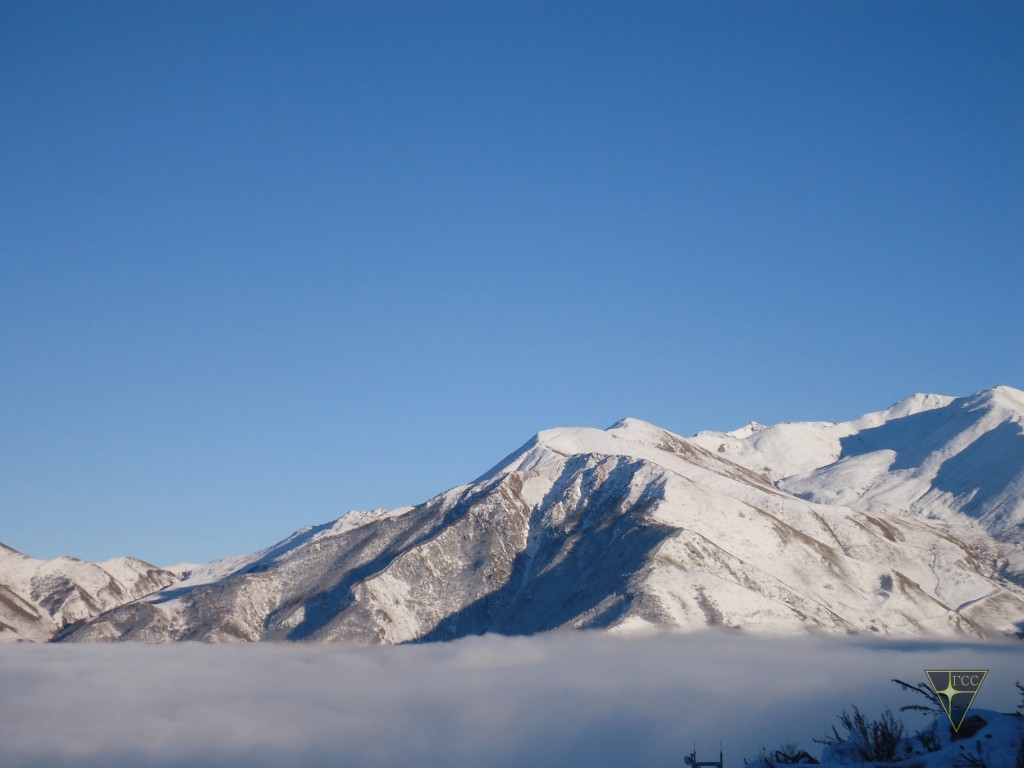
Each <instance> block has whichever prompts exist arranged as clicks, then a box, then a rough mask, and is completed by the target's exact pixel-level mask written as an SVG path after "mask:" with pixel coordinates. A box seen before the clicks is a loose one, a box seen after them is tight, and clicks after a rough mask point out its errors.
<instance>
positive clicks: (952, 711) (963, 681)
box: [924, 669, 988, 733]
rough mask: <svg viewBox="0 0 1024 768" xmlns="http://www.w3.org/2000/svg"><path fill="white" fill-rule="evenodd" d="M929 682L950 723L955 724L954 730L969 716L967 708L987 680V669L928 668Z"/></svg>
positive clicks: (957, 729)
mask: <svg viewBox="0 0 1024 768" xmlns="http://www.w3.org/2000/svg"><path fill="white" fill-rule="evenodd" d="M924 673H925V674H926V675H928V682H929V683H931V685H932V690H933V691H935V695H936V696H938V697H939V704H940V705H941V706H942V711H943V712H945V713H946V717H948V718H949V724H950V725H952V726H953V732H954V733H956V732H957V731H959V730H960V726H961V724H963V722H964V718H965V717H967V710H969V709H970V708H971V704H973V703H974V697H975V696H977V695H978V691H979V690H980V689H981V684H982V683H984V682H985V676H986V675H987V674H988V670H987V669H926V670H925V671H924Z"/></svg>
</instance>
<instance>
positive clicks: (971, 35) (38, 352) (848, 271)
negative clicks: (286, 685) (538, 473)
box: [0, 1, 1024, 564]
mask: <svg viewBox="0 0 1024 768" xmlns="http://www.w3.org/2000/svg"><path fill="white" fill-rule="evenodd" d="M1022 72H1024V6H1021V5H1020V4H1019V3H988V2H963V3H947V2H936V3H891V2H877V3H872V2H859V3H850V4H840V3H819V2H795V3H793V2H778V3H754V2H744V3H729V2H714V3H712V2H706V3H697V2H692V3H648V2H636V3H602V2H586V3H582V2H580V3H575V2H565V3H547V2H543V3H541V2H536V3H534V2H521V3H511V2H483V1H475V2H469V1H467V2H457V3H456V2H453V3H449V2H438V3H431V4H424V3H418V2H407V3H405V2H402V3H399V2H382V3H369V2H366V3H363V2H350V3H312V2H297V3H259V2H244V3H243V2H221V3H206V2H180V3H136V2H123V3H109V2H95V3H47V2H43V3H40V2H9V1H8V2H4V3H3V4H2V5H0V104H2V105H3V107H2V113H0V117H2V119H0V541H3V542H4V543H6V544H8V545H10V546H13V547H15V548H18V549H21V550H22V551H25V552H26V553H28V554H31V555H33V556H37V557H53V556H56V555H59V554H71V555H76V556H79V557H83V558H88V559H103V558H108V557H114V556H118V555H122V554H133V555H136V556H139V557H142V558H144V559H147V560H150V561H153V562H157V563H162V564H169V563H171V562H175V561H180V560H208V559H212V558H215V557H219V556H223V555H228V554H233V553H236V552H243V551H252V550H255V549H258V548H260V547H263V546H265V545H268V544H270V543H272V542H273V541H275V540H277V539H279V538H281V537H283V536H285V535H286V534H288V533H289V532H291V531H292V530H294V529H296V528H298V527H300V526H303V525H306V524H311V523H318V522H322V521H325V520H329V519H332V518H334V517H337V516H339V515H341V514H342V513H344V512H345V511H346V510H348V509H350V508H359V509H365V508H372V507H382V506H383V507H391V506H397V505H401V504H413V503H417V502H420V501H422V500H424V499H426V498H427V497H429V496H431V495H433V494H434V493H436V492H439V491H441V490H444V489H445V488H447V487H450V486H453V485H456V484H459V483H462V482H466V481H469V480H471V479H472V478H474V477H475V476H477V475H478V474H480V473H482V472H483V471H484V470H486V469H487V468H488V467H490V466H491V465H492V464H494V463H496V462H497V461H498V460H499V459H500V458H501V457H502V456H504V455H505V454H506V453H508V452H509V451H511V450H513V449H514V448H516V447H517V446H518V445H519V444H521V443H522V442H524V441H525V440H526V439H528V438H529V437H530V435H531V434H532V433H534V432H535V431H537V430H539V429H543V428H547V427H552V426H563V425H586V426H598V427H604V426H607V425H608V424H610V423H612V422H613V421H615V420H617V419H619V418H621V417H623V416H626V415H631V416H636V417H638V418H643V419H647V420H649V421H653V422H655V423H658V424H660V425H662V426H664V427H666V428H669V429H672V430H674V431H677V432H679V433H682V434H691V433H693V432H694V431H696V430H698V429H705V428H711V429H730V428H734V427H736V426H739V425H741V424H743V423H745V422H747V421H749V420H751V419H756V420H759V421H763V422H769V423H770V422H777V421H783V420H805V419H827V420H843V419H847V418H852V417H854V416H857V415H859V414H861V413H863V412H865V411H869V410H876V409H879V408H883V407H885V406H887V405H889V404H890V403H891V402H893V401H895V400H897V399H899V398H901V397H903V396H905V395H908V394H910V393H912V392H917V391H933V392H941V393H945V394H968V393H970V392H973V391H975V390H978V389H981V388H985V387H989V386H992V385H995V384H1001V383H1002V384H1010V385H1013V386H1018V387H1024V356H1022V353H1021V350H1024V309H1022V306H1024V302H1022V296H1021V286H1022V285H1024V260H1022V258H1021V253H1022V246H1024V215H1022V214H1024V77H1022V75H1021V73H1022Z"/></svg>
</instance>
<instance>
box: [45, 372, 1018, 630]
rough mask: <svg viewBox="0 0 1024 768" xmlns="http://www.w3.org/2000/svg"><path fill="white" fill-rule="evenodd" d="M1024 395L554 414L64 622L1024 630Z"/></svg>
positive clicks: (124, 626) (112, 625) (137, 626)
mask: <svg viewBox="0 0 1024 768" xmlns="http://www.w3.org/2000/svg"><path fill="white" fill-rule="evenodd" d="M1022 423H1024V393H1022V392H1020V391H1018V390H1014V389H1011V388H1008V387H997V388H995V389H993V390H988V391H986V392H982V393H979V394H977V395H975V396H973V397H970V398H960V399H955V398H950V397H942V396H936V395H916V396H914V397H912V398H908V399H907V400H904V401H902V402H900V403H898V404H896V405H895V406H893V407H892V408H889V409H887V410H885V411H881V412H878V413H872V414H868V415H867V416H864V417H862V418H861V419H858V420H856V421H853V422H847V423H843V424H828V423H810V424H782V425H777V426H775V427H762V426H761V425H756V424H752V425H749V426H748V427H746V428H743V429H741V430H737V431H736V432H731V433H709V432H705V433H700V434H698V435H697V436H696V437H694V438H692V439H689V440H687V439H685V438H682V437H679V436H678V435H674V434H672V433H670V432H668V431H666V430H663V429H660V428H659V427H656V426H654V425H652V424H648V423H645V422H642V421H637V420H634V419H626V420H623V421H621V422H618V423H617V424H615V425H613V426H612V427H609V428H608V429H606V430H597V429H585V428H584V429H553V430H548V431H544V432H541V433H539V434H538V435H536V436H535V437H534V438H533V439H531V440H530V441H529V442H527V443H526V444H525V445H524V446H523V447H522V448H520V449H519V450H517V451H515V452H514V453H512V454H511V455H510V456H508V457H507V458H506V459H504V460H503V461H502V462H500V463H499V464H498V465H497V466H496V467H494V468H493V469H492V470H490V471H489V472H487V473H486V474H485V475H483V476H482V477H480V478H478V479H477V480H475V481H473V482H472V483H469V484H467V485H463V486H459V487H456V488H453V489H451V490H449V491H447V492H445V493H442V494H440V495H439V496H437V497H435V498H433V499H431V500H429V501H427V502H425V503H423V504H421V505H419V506H416V507H411V508H404V509H398V510H391V511H386V510H378V511H375V512H368V513H350V514H349V515H346V516H344V517H342V518H341V519H339V520H338V521H336V522H334V523H329V524H326V525H322V526H317V527H311V528H307V529H304V530H302V531H299V532H297V533H295V534H293V535H292V536H291V537H289V538H288V539H285V540H284V541H282V542H280V543H279V544H277V545H274V546H273V547H270V548H268V549H266V550H264V551H262V552H259V553H256V554H254V555H250V556H244V557H241V558H234V559H230V560H225V561H220V562H217V563H212V564H210V565H208V566H202V567H197V568H195V569H193V570H192V572H191V573H189V574H187V575H186V577H185V578H184V579H183V580H182V581H180V582H179V583H176V584H173V585H171V586H169V587H167V588H165V589H163V590H161V591H159V592H156V593H154V594H152V595H149V596H148V597H145V598H143V599H141V600H137V601H135V602H132V603H129V604H126V605H123V606H120V607H118V608H115V609H113V610H111V611H108V612H107V613H105V614H103V615H101V616H99V617H98V618H96V619H93V620H92V621H90V622H88V623H86V624H84V625H80V626H76V627H72V628H70V629H69V630H68V631H66V632H65V633H64V634H63V637H64V639H69V640H78V641H98V640H115V639H135V640H143V641H151V642H163V641H168V640H179V639H198V640H208V641H230V640H264V639H271V640H284V639H289V640H350V641H355V642H361V643H401V642H410V641H428V640H443V639H449V638H455V637H460V636H464V635H468V634H478V633H483V632H499V633H506V634H520V633H533V632H540V631H545V630H550V629H555V628H558V627H575V628H586V627H594V628H615V629H617V630H620V631H629V630H637V629H643V628H648V627H671V628H683V629H693V628H699V627H705V626H708V625H727V626H732V627H738V628H744V629H753V630H759V631H779V632H806V631H825V632H844V633H846V632H875V633H881V634H892V635H923V634H928V635H968V636H989V635H993V634H996V635H999V634H1013V633H1019V632H1020V631H1021V630H1022V629H1024V589H1022V588H1021V587H1020V586H1018V585H1017V584H1015V583H1014V582H1013V581H1012V580H1011V578H1010V577H1019V576H1020V574H1021V572H1022V571H1024V568H1021V563H1022V543H1021V542H1022V539H1021V537H1022V520H1024V516H1022V510H1024V482H1022V477H1024V448H1022V446H1024V434H1022V426H1021V425H1022Z"/></svg>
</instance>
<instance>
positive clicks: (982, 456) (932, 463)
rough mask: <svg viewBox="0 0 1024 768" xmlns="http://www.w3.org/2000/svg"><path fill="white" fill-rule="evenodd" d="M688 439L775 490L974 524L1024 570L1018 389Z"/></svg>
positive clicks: (1022, 400) (915, 400)
mask: <svg viewBox="0 0 1024 768" xmlns="http://www.w3.org/2000/svg"><path fill="white" fill-rule="evenodd" d="M692 439H693V442H695V443H697V444H698V445H700V446H702V447H704V448H707V449H708V450H712V451H716V452H718V453H720V454H721V455H724V456H726V457H728V458H729V459H731V460H733V461H735V462H736V463H738V464H741V465H743V466H745V467H748V468H751V469H755V470H757V471H761V472H764V473H765V474H766V475H767V476H768V477H770V478H771V479H772V480H775V481H777V485H778V487H779V488H780V489H782V490H784V491H788V492H789V493H791V494H793V495H795V496H799V497H801V498H804V499H809V500H812V501H816V502H820V503H823V504H833V505H843V506H848V507H852V508H854V509H857V510H861V511H864V512H868V513H871V514H874V515H882V516H886V517H893V516H895V517H907V516H911V517H916V518H918V519H922V520H931V521H942V522H947V523H952V524H960V523H963V522H964V518H965V517H966V518H970V519H973V520H976V521H977V522H978V523H979V524H980V526H981V527H982V528H984V529H985V530H986V531H988V532H989V533H990V534H992V536H993V537H995V538H996V539H998V540H1000V541H1004V542H1007V543H1013V544H1016V545H1018V547H1017V548H1016V550H1011V551H1010V554H1011V561H1012V562H1011V568H1010V570H1011V571H1014V572H1015V573H1016V575H1017V576H1018V578H1019V577H1020V576H1021V575H1024V392H1021V391H1020V390H1017V389H1013V388H1011V387H995V388H993V389H989V390H985V391H982V392H978V393H977V394H975V395H972V396H970V397H960V398H953V397H944V396H941V395H922V394H918V395H913V396H912V397H908V398H906V399H905V400H901V401H900V402H899V403H897V404H896V405H894V406H892V407H891V408H889V409H887V410H885V411H880V412H878V413H869V414H867V415H866V416H862V417H861V418H859V419H856V420H854V421H848V422H844V423H840V424H829V423H822V422H809V423H798V424H779V425H777V426H774V427H761V426H760V425H757V427H756V428H751V426H748V427H747V428H744V429H742V430H737V431H735V432H726V433H716V432H701V433H698V434H697V435H696V436H695V437H694V438H692Z"/></svg>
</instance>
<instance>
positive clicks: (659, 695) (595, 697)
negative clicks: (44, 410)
mask: <svg viewBox="0 0 1024 768" xmlns="http://www.w3.org/2000/svg"><path fill="white" fill-rule="evenodd" d="M926 668H928V669H935V668H938V669H943V668H945V669H949V668H960V669H988V670H990V672H989V675H988V678H987V679H986V681H985V684H984V686H983V687H982V689H981V692H980V693H979V695H978V697H977V699H976V701H975V705H974V706H975V708H977V709H978V710H979V711H980V710H982V709H987V710H992V711H996V712H1000V711H1009V710H1012V709H1013V708H1014V707H1015V706H1016V705H1017V704H1018V703H1019V699H1020V697H1019V695H1018V693H1017V691H1016V690H1015V688H1014V682H1015V681H1017V680H1024V654H1021V652H1020V645H1019V644H952V643H944V642H929V641H917V642H911V643H899V642H893V641H888V642H884V641H883V642H879V641H873V642H872V641H868V640H863V639H849V640H846V639H837V638H827V639H823V638H802V639H793V638H787V639H782V638H765V637H756V638H752V637H750V636H748V635H745V634H743V633H737V632H707V633H698V634H690V635H677V634H658V635H650V636H630V637H622V636H618V637H616V636H609V635H604V634H598V633H553V634H549V635H543V636H535V637H530V638H524V637H518V638H516V637H513V638H505V637H491V636H487V637H474V638H468V639H465V640H460V641H457V642H453V643H441V644H429V645H416V646H399V647H362V648H353V647H346V646H339V645H317V646H309V645H302V646H296V645H278V644H259V645H240V646H208V645H196V644H174V645H166V646H147V645H136V644H117V645H113V646H106V645H74V646H69V645H37V646H8V647H3V648H0V765H3V766H5V767H7V768H27V767H35V766H40V767H41V766H47V767H48V768H61V767H62V766H75V767H76V768H79V767H80V768H91V766H101V765H102V766H109V765H139V766H158V767H164V766H168V767H169V766H186V765H187V766H197V767H198V768H204V767H205V766H242V765H245V766H256V767H257V768H259V767H260V766H280V765H295V766H306V765H308V766H314V765H344V766H357V767H362V766H368V767H371V768H389V767H390V766H395V767H397V766H408V765H416V766H419V767H421V768H433V767H434V766H438V767H440V766H445V767H446V768H449V767H450V768H469V767H470V766H473V767H474V768H477V767H480V768H488V767H501V768H504V767H505V766H509V767H511V766H522V765H530V766H588V768H604V766H609V767H610V766H622V765H637V766H677V765H681V764H682V757H683V755H684V754H687V753H688V752H689V751H690V750H691V749H692V745H693V743H694V741H696V743H697V751H698V757H700V756H701V755H705V754H706V755H708V756H710V755H712V754H717V751H718V745H719V739H721V742H722V749H723V751H724V753H725V764H726V766H729V767H730V768H732V767H733V766H742V765H743V760H744V759H745V758H748V759H749V758H753V757H754V756H755V755H756V754H757V753H758V751H759V750H760V748H761V747H766V748H768V749H774V748H777V747H780V746H782V745H783V744H785V743H786V742H793V741H795V742H798V743H799V744H800V745H801V746H802V747H803V748H805V749H808V750H809V751H810V752H811V753H812V754H820V753H821V746H820V745H817V744H815V743H813V741H812V739H813V738H814V737H821V736H824V735H825V733H826V732H827V731H828V728H829V726H830V725H831V724H832V723H834V722H835V715H837V714H838V713H839V712H840V711H842V710H843V708H847V709H849V708H850V707H851V705H857V706H858V707H859V708H860V709H861V710H862V711H864V712H865V713H867V714H869V715H871V716H875V715H877V714H878V713H880V712H881V711H882V710H883V709H884V708H885V707H887V706H888V707H891V708H893V709H894V710H896V709H897V708H898V707H899V706H900V705H901V704H906V703H913V702H914V700H915V697H913V696H911V695H910V694H908V693H905V692H902V691H900V690H899V689H898V688H897V686H895V685H893V684H892V683H891V682H889V681H890V679H891V678H893V677H899V678H902V679H904V680H908V681H911V682H916V681H920V680H922V679H923V678H924V672H923V670H924V669H926ZM904 719H905V721H906V723H907V725H908V727H910V728H911V729H912V730H917V729H920V728H922V727H924V726H926V725H929V724H930V723H931V722H932V718H931V717H929V716H922V715H918V714H915V713H906V714H905V715H904ZM1004 725H1005V724H1004ZM1003 730H1005V727H1004V729H1003ZM999 738H1000V739H1003V740H1006V739H1007V738H1009V736H1008V735H1007V734H1006V733H1003V731H1000V735H999ZM968 747H969V748H973V743H972V742H968ZM993 765H995V763H993Z"/></svg>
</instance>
